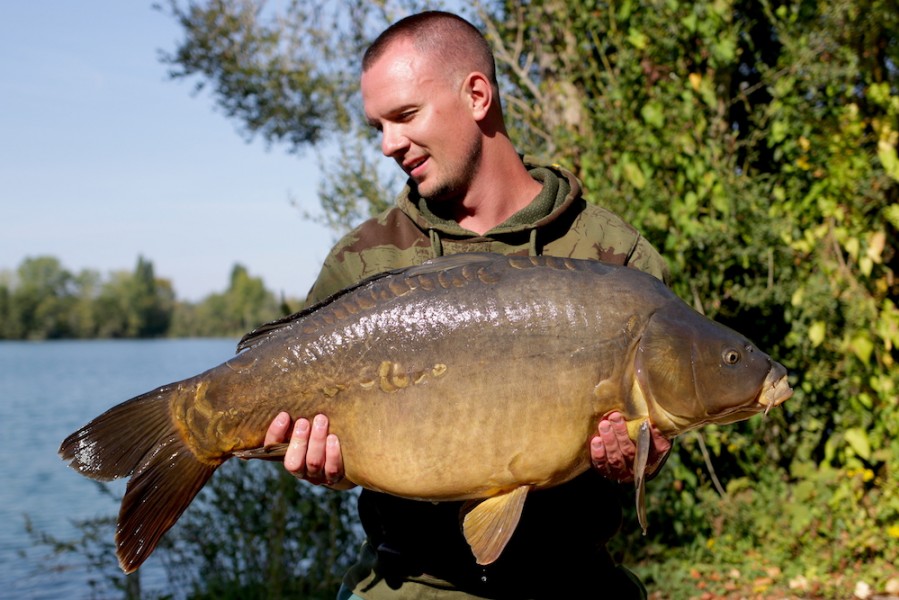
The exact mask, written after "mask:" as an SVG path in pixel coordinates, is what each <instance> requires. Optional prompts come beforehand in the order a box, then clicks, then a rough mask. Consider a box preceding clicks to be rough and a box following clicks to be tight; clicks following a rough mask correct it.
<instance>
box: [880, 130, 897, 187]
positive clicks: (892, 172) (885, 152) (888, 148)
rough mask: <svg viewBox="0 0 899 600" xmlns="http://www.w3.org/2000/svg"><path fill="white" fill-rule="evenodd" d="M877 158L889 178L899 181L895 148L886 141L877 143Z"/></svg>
mask: <svg viewBox="0 0 899 600" xmlns="http://www.w3.org/2000/svg"><path fill="white" fill-rule="evenodd" d="M877 158H879V159H880V164H882V165H883V170H884V171H886V173H887V175H889V176H890V177H891V178H893V179H895V180H896V181H899V157H897V155H896V148H895V147H894V146H893V145H892V144H891V143H889V142H888V141H887V140H880V141H879V142H877Z"/></svg>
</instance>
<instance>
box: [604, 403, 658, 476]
mask: <svg viewBox="0 0 899 600" xmlns="http://www.w3.org/2000/svg"><path fill="white" fill-rule="evenodd" d="M597 431H598V433H597V435H595V436H594V437H593V439H592V440H590V456H591V457H592V459H593V467H594V468H595V469H596V470H597V471H599V472H600V474H601V475H602V476H603V477H606V478H607V479H612V480H614V481H618V482H621V483H629V482H631V481H633V480H634V458H636V456H637V446H636V444H634V442H633V440H631V439H630V438H629V437H628V435H627V424H626V423H625V421H624V417H623V416H622V415H621V413H618V412H613V413H610V414H609V416H608V417H606V418H604V419H602V420H601V421H600V422H599V425H598V427H597ZM669 450H671V442H670V441H668V440H667V439H666V438H665V437H664V436H663V435H662V434H661V432H659V430H658V429H656V428H655V426H653V427H652V447H651V448H650V451H649V460H648V461H647V462H646V474H647V475H650V474H652V473H654V472H655V471H656V469H658V468H659V466H660V465H661V463H662V462H663V460H662V459H664V458H665V455H666V454H668V451H669Z"/></svg>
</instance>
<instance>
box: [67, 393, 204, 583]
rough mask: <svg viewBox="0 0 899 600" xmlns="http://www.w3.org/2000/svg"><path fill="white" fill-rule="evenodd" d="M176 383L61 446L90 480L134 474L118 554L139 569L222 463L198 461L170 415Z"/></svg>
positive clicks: (120, 408) (128, 567)
mask: <svg viewBox="0 0 899 600" xmlns="http://www.w3.org/2000/svg"><path fill="white" fill-rule="evenodd" d="M178 391H179V386H178V385H177V384H175V385H171V386H163V387H160V388H157V389H155V390H153V391H151V392H147V393H146V394H142V395H140V396H137V397H135V398H132V399H131V400H128V401H126V402H123V403H122V404H119V405H117V406H114V407H113V408H111V409H109V410H108V411H106V412H105V413H103V414H102V415H100V416H99V417H97V418H96V419H94V420H93V421H91V422H90V423H88V424H87V425H85V426H84V427H82V428H81V429H79V430H78V431H76V432H74V433H72V434H71V435H70V436H68V437H67V438H66V439H65V440H63V442H62V445H61V446H60V448H59V454H60V456H61V457H62V458H63V460H66V461H68V462H69V466H70V467H72V468H73V469H75V470H76V471H78V472H79V473H81V474H82V475H84V476H86V477H90V478H91V479H97V480H100V481H110V480H113V479H118V478H120V477H127V476H129V475H131V479H130V481H129V482H128V485H127V487H126V490H125V497H124V498H123V499H122V506H121V509H120V511H119V519H118V524H117V527H116V553H117V555H118V558H119V565H120V566H121V567H122V570H124V571H125V572H126V573H131V572H133V571H135V570H136V569H137V568H138V567H139V566H140V565H141V563H143V561H144V560H146V558H147V556H149V555H150V553H151V552H152V551H153V549H154V548H156V546H157V544H158V543H159V540H160V539H161V538H162V536H163V535H164V534H165V532H166V531H168V530H169V528H170V527H171V526H172V525H173V524H174V523H175V521H177V520H178V517H179V516H181V513H183V512H184V510H185V509H186V508H187V506H188V505H189V504H190V503H191V501H192V500H193V498H194V497H195V496H196V495H197V492H199V491H200V488H202V487H203V485H204V484H205V483H206V482H207V481H208V480H209V478H210V477H211V476H212V473H213V472H214V471H215V469H216V468H217V467H218V463H210V462H208V461H207V462H201V461H200V460H198V459H197V457H196V456H195V455H194V453H193V452H192V451H191V450H190V449H189V448H188V446H187V444H185V442H184V440H183V438H182V436H181V435H180V434H179V432H178V430H177V428H176V427H175V425H174V422H173V419H172V416H171V409H170V406H171V399H172V397H173V394H177V393H178Z"/></svg>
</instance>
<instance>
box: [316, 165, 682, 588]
mask: <svg viewBox="0 0 899 600" xmlns="http://www.w3.org/2000/svg"><path fill="white" fill-rule="evenodd" d="M524 160H525V163H526V164H527V166H528V168H529V170H530V173H531V175H532V176H533V177H534V178H535V179H536V180H538V181H540V182H542V183H543V190H542V192H541V193H540V194H539V195H538V196H537V197H536V198H535V199H534V201H533V202H532V203H531V204H530V205H529V206H527V207H525V208H524V209H522V210H521V211H519V212H518V213H516V214H514V215H513V216H512V217H510V218H509V219H508V220H507V221H506V222H504V223H502V224H501V225H499V226H497V227H495V228H494V229H492V230H490V231H488V232H487V233H485V234H484V235H478V234H476V233H474V232H472V231H468V230H466V229H463V228H462V227H460V226H459V225H458V224H457V223H456V222H454V221H451V220H447V219H443V218H441V217H439V216H438V215H436V214H435V213H434V211H433V210H432V207H431V206H430V205H429V204H428V202H427V200H426V199H424V198H421V197H419V196H418V195H417V194H416V193H415V191H414V188H413V187H410V186H407V187H406V189H405V190H404V191H403V192H402V194H401V195H400V197H399V198H398V200H397V206H396V207H394V208H391V209H389V210H387V211H385V212H384V213H382V214H381V215H379V216H378V217H375V218H373V219H370V220H368V221H366V222H365V223H363V224H362V225H360V226H359V227H357V228H356V229H355V230H353V231H352V232H350V233H349V234H348V235H346V236H345V237H344V238H343V239H342V240H341V241H340V242H339V243H338V244H337V245H336V246H335V247H334V248H333V250H332V251H331V253H330V254H329V255H328V257H327V259H326V260H325V263H324V266H323V267H322V271H321V274H320V275H319V277H318V280H317V281H316V282H315V284H314V285H313V287H312V290H311V291H310V293H309V297H308V299H307V302H308V303H313V302H317V301H320V300H322V299H324V298H326V297H327V296H329V295H331V294H333V293H335V292H337V291H339V290H341V289H343V288H344V287H346V286H348V285H350V284H353V283H356V282H358V281H359V280H361V279H363V278H365V277H368V276H371V275H374V274H377V273H380V272H383V271H385V270H389V269H395V268H400V267H406V266H410V265H415V264H420V263H422V262H424V261H425V260H427V259H430V258H433V257H435V256H440V255H444V254H455V253H461V252H495V253H499V254H524V255H539V254H547V255H551V256H564V257H573V258H587V259H598V260H602V261H605V262H608V263H613V264H618V265H628V266H631V267H635V268H637V269H640V270H643V271H646V272H648V273H650V274H652V275H654V276H656V277H659V278H660V279H663V280H666V279H667V267H666V265H665V263H664V261H663V260H662V258H661V256H660V255H659V254H658V252H656V250H655V249H654V248H653V247H652V246H651V245H650V244H649V243H648V242H647V241H646V240H645V239H644V238H643V237H642V236H640V234H639V233H637V231H636V230H635V229H634V228H633V227H631V226H630V225H628V224H627V223H625V222H624V221H623V220H622V219H620V218H619V217H618V216H616V215H615V214H614V213H612V212H610V211H608V210H606V209H604V208H602V207H599V206H596V205H595V204H590V203H588V202H587V201H586V200H585V199H584V198H583V196H582V193H581V185H580V182H578V180H577V179H576V178H575V177H574V175H572V174H571V173H569V172H567V171H564V170H563V169H561V168H559V167H558V166H547V165H540V164H537V163H535V162H533V161H532V160H529V159H527V158H525V159H524ZM485 351H489V349H485ZM535 375H536V376H539V375H540V374H535ZM448 426H452V425H451V424H448ZM619 493H620V492H619V489H618V484H615V483H613V482H610V481H608V480H606V479H603V478H602V477H601V476H599V475H598V474H597V473H595V472H592V471H591V472H587V473H584V474H582V475H580V476H579V477H577V478H575V479H574V480H572V481H570V482H568V483H566V484H564V485H561V486H557V487H555V488H551V489H548V490H542V491H540V492H537V493H533V494H531V495H530V496H529V497H528V502H527V503H526V505H525V509H524V512H523V514H522V517H521V521H520V522H519V525H518V528H517V529H516V532H515V535H514V536H513V537H512V539H511V540H510V542H509V545H508V546H507V547H506V549H505V550H504V551H503V554H502V556H500V558H499V559H498V560H497V561H496V562H495V563H493V564H491V565H489V566H487V567H481V566H479V565H477V564H476V563H475V561H474V558H473V556H472V554H471V551H470V549H469V547H468V545H467V544H466V542H465V539H464V537H463V536H462V534H461V531H460V528H459V522H458V518H459V509H460V507H461V504H460V503H455V502H444V503H437V504H432V503H428V502H417V501H414V500H405V499H402V498H396V497H393V496H389V495H386V494H380V493H376V492H371V491H369V490H363V491H362V493H361V494H360V496H359V515H360V518H361V521H362V524H363V527H364V529H365V532H366V536H367V541H366V544H365V545H364V547H363V551H362V553H361V555H360V559H359V562H358V563H357V564H356V565H355V566H354V567H353V568H352V569H351V570H350V571H349V572H348V573H347V575H346V577H345V578H344V584H345V586H346V587H347V588H348V589H350V590H352V591H353V592H354V593H355V594H356V595H358V596H361V597H362V598H365V599H368V600H376V599H382V598H383V599H391V600H401V599H403V600H419V599H434V600H438V599H439V600H443V599H446V600H451V599H452V600H461V599H467V598H516V599H522V598H560V597H565V596H566V595H572V596H573V595H583V596H585V597H601V598H616V599H618V598H621V599H627V598H645V590H644V589H643V588H642V585H641V584H639V582H635V581H634V579H633V578H632V576H630V575H629V574H628V573H627V571H626V570H624V569H621V568H619V567H617V566H616V565H615V564H614V562H613V561H612V559H611V557H610V556H609V554H608V552H607V550H606V549H605V544H606V542H607V540H608V539H609V538H610V537H611V536H612V535H614V533H615V531H616V530H617V529H618V527H619V526H620V521H621V506H620V504H619V500H618V496H619ZM597 594H598V595H597Z"/></svg>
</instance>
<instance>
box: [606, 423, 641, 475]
mask: <svg viewBox="0 0 899 600" xmlns="http://www.w3.org/2000/svg"><path fill="white" fill-rule="evenodd" d="M609 423H610V424H611V425H612V433H614V434H615V443H616V444H617V445H618V448H619V449H620V450H621V454H622V456H623V458H624V460H623V461H622V462H623V463H632V462H633V461H634V458H635V457H636V455H637V447H636V446H635V445H634V442H633V441H632V440H631V438H630V436H628V434H627V423H626V422H625V420H624V417H623V416H621V414H620V413H612V414H611V415H609Z"/></svg>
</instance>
